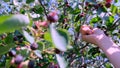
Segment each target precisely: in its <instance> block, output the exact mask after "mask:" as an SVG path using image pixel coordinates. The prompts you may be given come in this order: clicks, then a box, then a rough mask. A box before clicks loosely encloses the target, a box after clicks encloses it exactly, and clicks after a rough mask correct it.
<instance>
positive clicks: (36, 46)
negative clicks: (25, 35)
mask: <svg viewBox="0 0 120 68" xmlns="http://www.w3.org/2000/svg"><path fill="white" fill-rule="evenodd" d="M30 48H31V49H32V50H36V49H37V48H38V44H37V43H33V44H31V46H30Z"/></svg>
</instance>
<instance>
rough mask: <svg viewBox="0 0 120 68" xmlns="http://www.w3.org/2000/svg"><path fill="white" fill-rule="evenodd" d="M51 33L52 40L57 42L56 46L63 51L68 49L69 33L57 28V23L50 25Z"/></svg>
mask: <svg viewBox="0 0 120 68" xmlns="http://www.w3.org/2000/svg"><path fill="white" fill-rule="evenodd" d="M50 33H51V37H52V41H53V43H54V44H55V47H56V48H58V49H59V50H61V51H66V50H67V45H68V35H67V33H66V32H65V31H62V30H56V29H55V24H51V25H50Z"/></svg>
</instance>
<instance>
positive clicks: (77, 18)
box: [75, 14, 80, 22]
mask: <svg viewBox="0 0 120 68" xmlns="http://www.w3.org/2000/svg"><path fill="white" fill-rule="evenodd" d="M79 20H80V16H79V14H78V15H77V16H76V17H75V22H78V21H79Z"/></svg>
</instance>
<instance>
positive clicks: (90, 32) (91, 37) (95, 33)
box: [80, 25, 107, 45]
mask: <svg viewBox="0 0 120 68" xmlns="http://www.w3.org/2000/svg"><path fill="white" fill-rule="evenodd" d="M80 32H81V34H82V39H83V40H84V41H86V42H89V43H92V44H95V45H99V44H101V43H104V41H103V40H106V38H107V36H106V35H105V34H104V32H103V31H102V30H101V29H98V28H92V27H90V26H88V25H83V26H81V28H80Z"/></svg>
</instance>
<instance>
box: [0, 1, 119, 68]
mask: <svg viewBox="0 0 120 68" xmlns="http://www.w3.org/2000/svg"><path fill="white" fill-rule="evenodd" d="M118 3H119V1H118V0H114V1H112V0H105V1H104V0H103V1H102V0H100V1H99V0H72V1H71V0H26V1H25V0H3V1H1V3H0V11H1V12H0V45H1V46H0V67H5V68H16V67H18V68H22V67H24V68H27V67H28V68H40V67H41V68H69V67H70V68H82V67H83V68H86V67H95V68H96V67H98V68H99V67H100V68H101V67H103V68H112V67H113V65H112V64H111V63H110V62H109V60H108V59H107V57H106V56H105V54H104V53H103V52H102V50H101V49H99V47H97V46H95V45H93V44H90V43H87V42H84V41H82V39H81V38H80V35H81V34H80V31H79V29H80V26H81V25H83V24H88V25H91V26H93V27H98V28H100V29H102V30H103V31H104V32H105V34H106V35H108V36H111V37H112V38H113V40H114V41H115V43H116V44H120V29H119V28H120V17H119V16H120V14H119V12H120V9H119V7H120V6H119V5H117V4H118Z"/></svg>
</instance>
